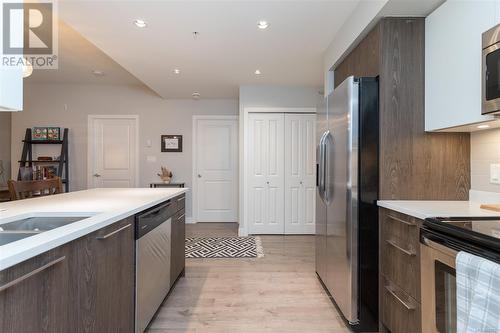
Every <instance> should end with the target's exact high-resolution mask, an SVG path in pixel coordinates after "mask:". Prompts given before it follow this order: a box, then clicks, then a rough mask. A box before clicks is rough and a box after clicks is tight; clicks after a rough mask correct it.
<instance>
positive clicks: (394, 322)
mask: <svg viewBox="0 0 500 333" xmlns="http://www.w3.org/2000/svg"><path fill="white" fill-rule="evenodd" d="M380 318H381V320H382V323H383V324H384V326H385V327H386V328H387V329H389V330H390V332H391V333H420V332H421V331H422V329H421V325H420V304H419V303H418V302H417V301H416V300H415V299H414V298H412V297H411V296H409V295H408V294H407V293H405V292H404V291H403V290H401V289H400V288H398V287H397V286H396V285H395V284H393V283H391V282H390V281H389V280H388V279H387V278H386V277H384V276H383V275H382V276H381V279H380Z"/></svg>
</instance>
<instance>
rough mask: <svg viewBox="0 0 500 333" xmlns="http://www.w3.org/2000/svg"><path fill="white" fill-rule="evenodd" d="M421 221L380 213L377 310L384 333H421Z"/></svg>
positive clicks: (388, 212)
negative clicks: (387, 331) (386, 332)
mask: <svg viewBox="0 0 500 333" xmlns="http://www.w3.org/2000/svg"><path fill="white" fill-rule="evenodd" d="M422 223H423V221H422V220H419V219H417V218H414V217H411V216H408V215H405V214H401V213H399V212H395V211H392V210H388V209H385V208H380V210H379V228H380V238H379V256H380V258H379V262H380V279H379V285H380V286H379V307H380V311H379V312H380V322H381V324H382V325H383V327H382V331H383V329H389V330H390V332H392V333H399V332H401V333H407V332H415V333H419V332H421V325H420V316H421V314H420V300H421V290H420V240H419V232H420V226H421V225H422Z"/></svg>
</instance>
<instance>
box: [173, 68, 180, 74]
mask: <svg viewBox="0 0 500 333" xmlns="http://www.w3.org/2000/svg"><path fill="white" fill-rule="evenodd" d="M173 72H174V74H180V73H181V70H180V69H178V68H176V69H174V70H173Z"/></svg>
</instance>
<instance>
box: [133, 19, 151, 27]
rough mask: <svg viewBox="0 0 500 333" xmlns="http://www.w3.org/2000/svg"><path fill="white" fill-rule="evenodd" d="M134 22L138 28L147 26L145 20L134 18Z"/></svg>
mask: <svg viewBox="0 0 500 333" xmlns="http://www.w3.org/2000/svg"><path fill="white" fill-rule="evenodd" d="M134 24H135V25H136V26H137V27H138V28H145V27H147V26H148V24H147V23H146V21H144V20H141V19H136V20H134Z"/></svg>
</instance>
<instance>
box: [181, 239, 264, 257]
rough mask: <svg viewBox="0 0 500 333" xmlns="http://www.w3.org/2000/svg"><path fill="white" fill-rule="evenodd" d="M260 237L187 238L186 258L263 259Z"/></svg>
mask: <svg viewBox="0 0 500 333" xmlns="http://www.w3.org/2000/svg"><path fill="white" fill-rule="evenodd" d="M263 256H264V251H263V249H262V243H261V241H260V238H259V237H252V236H250V237H191V238H186V258H262V257H263Z"/></svg>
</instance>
